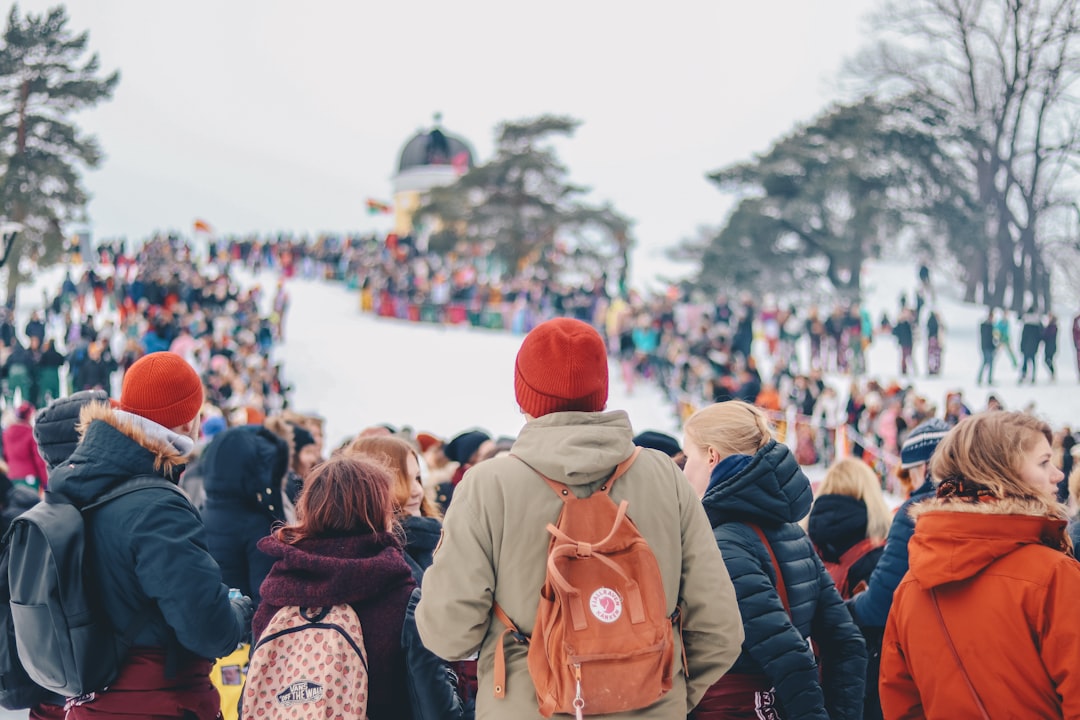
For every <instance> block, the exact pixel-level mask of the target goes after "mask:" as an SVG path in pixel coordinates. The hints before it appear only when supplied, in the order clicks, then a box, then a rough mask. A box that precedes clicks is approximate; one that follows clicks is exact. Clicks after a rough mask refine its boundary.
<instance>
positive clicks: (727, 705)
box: [690, 673, 784, 720]
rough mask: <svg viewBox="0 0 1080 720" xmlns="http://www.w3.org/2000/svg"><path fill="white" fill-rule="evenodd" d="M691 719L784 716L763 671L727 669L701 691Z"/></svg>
mask: <svg viewBox="0 0 1080 720" xmlns="http://www.w3.org/2000/svg"><path fill="white" fill-rule="evenodd" d="M690 718H691V720H784V714H783V713H782V712H780V706H779V705H778V704H777V702H776V693H774V692H773V690H772V688H771V687H770V686H769V683H768V680H766V679H765V676H764V675H737V674H733V673H728V674H727V675H725V676H724V677H722V678H720V679H719V680H717V681H716V684H715V685H713V686H712V687H711V688H709V689H708V690H707V691H706V692H705V697H703V698H701V702H699V703H698V705H697V707H696V708H694V711H693V712H692V713H690Z"/></svg>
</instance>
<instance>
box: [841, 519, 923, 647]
mask: <svg viewBox="0 0 1080 720" xmlns="http://www.w3.org/2000/svg"><path fill="white" fill-rule="evenodd" d="M911 505H912V502H911V500H908V501H907V502H905V503H904V504H903V505H901V506H900V509H898V510H897V511H896V515H895V516H894V517H893V521H892V525H890V526H889V536H888V537H887V538H886V540H885V550H884V552H883V553H882V554H881V560H879V561H878V564H877V567H875V568H874V572H873V574H871V575H870V582H869V583H867V587H866V590H865V591H863V592H861V593H859V594H858V595H856V596H855V597H854V598H852V599H851V600H849V601H848V609H849V610H851V614H852V615H853V616H854V618H855V622H856V623H858V624H859V625H863V626H867V627H885V621H886V620H887V619H888V617H889V609H890V608H892V598H893V592H894V591H895V590H896V588H897V587H898V586H899V585H900V581H901V580H903V579H904V575H906V574H907V571H908V549H907V546H908V541H909V540H911V536H912V535H914V534H915V521H914V520H912V519H911V517H910V516H909V515H908V510H910V509H911Z"/></svg>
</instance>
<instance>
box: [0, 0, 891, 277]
mask: <svg viewBox="0 0 1080 720" xmlns="http://www.w3.org/2000/svg"><path fill="white" fill-rule="evenodd" d="M51 4H55V3H50V2H45V1H38V0H31V1H24V2H21V3H20V4H19V8H20V11H21V12H23V13H25V12H27V11H32V12H35V13H39V12H42V11H44V10H45V9H46V8H47V7H49V5H51ZM874 4H875V3H869V2H866V0H861V1H860V0H830V1H829V2H821V3H809V2H805V0H772V1H771V2H767V3H747V2H732V1H725V2H704V1H702V2H680V1H676V2H667V3H661V4H656V3H626V2H613V1H609V0H590V1H589V2H580V1H576V2H573V1H568V0H553V1H552V2H547V3H544V4H542V5H530V6H528V7H527V8H526V7H525V6H523V5H520V4H515V3H506V2H502V1H500V0H459V1H458V2H452V3H451V2H429V1H427V0H423V1H420V2H403V3H399V2H379V3H368V2H363V3H355V2H344V1H339V2H330V1H329V0H312V1H309V2H305V3H302V4H301V3H295V2H277V1H263V2H255V1H254V0H245V1H229V2H218V1H213V0H186V1H185V2H182V3H164V2H136V1H135V0H70V2H68V3H67V8H68V12H69V15H70V17H71V29H72V30H73V31H76V32H80V31H82V30H88V31H89V32H90V45H91V48H92V49H93V50H95V51H97V52H98V53H99V54H100V56H101V62H102V67H103V69H104V70H105V71H107V72H108V71H111V70H113V69H119V70H120V72H121V80H120V84H119V86H118V88H117V91H116V94H115V97H114V98H113V100H111V101H109V102H106V103H104V104H102V105H101V106H99V107H98V108H95V109H93V110H90V111H87V112H85V113H83V114H82V115H81V116H80V117H79V122H80V123H81V124H82V126H83V127H84V128H85V129H86V130H88V131H90V132H93V133H95V134H96V135H97V136H98V139H99V140H100V142H101V144H102V147H103V148H104V150H105V153H106V159H105V161H104V163H103V165H102V167H101V168H100V169H99V170H96V171H93V172H91V173H88V174H87V176H86V185H87V187H88V189H89V190H90V192H91V194H92V195H93V200H92V201H91V203H90V206H89V216H90V229H91V231H92V232H93V234H94V237H95V238H96V239H102V238H107V237H114V236H119V235H126V236H127V237H128V238H130V239H136V238H141V237H143V236H145V235H148V234H150V233H152V232H154V231H155V230H167V229H176V230H181V231H183V232H190V230H191V227H192V223H193V222H194V220H195V219H196V218H201V219H205V220H206V221H208V222H209V223H210V224H211V225H212V226H213V227H214V229H215V230H216V231H218V232H219V233H246V232H259V233H269V232H276V231H279V230H280V231H293V232H312V233H315V232H320V231H353V230H359V231H364V230H373V229H374V230H385V229H387V227H388V220H386V219H384V218H371V217H369V216H368V215H367V214H366V211H365V207H364V201H365V199H366V198H367V197H374V198H378V199H382V200H389V199H390V198H391V192H390V177H391V176H392V175H393V173H394V171H395V169H396V164H397V158H398V153H399V151H400V149H401V147H402V145H403V144H404V143H405V142H406V141H407V140H408V139H409V137H411V136H412V135H413V133H415V132H416V131H417V130H419V129H421V128H427V127H428V126H430V124H431V122H432V114H433V113H435V112H441V113H442V115H443V127H444V128H445V129H446V130H448V131H449V132H452V133H455V134H458V135H460V136H462V137H464V138H465V139H467V140H468V141H469V142H471V144H472V145H473V147H474V149H475V151H476V154H477V156H478V160H479V161H480V162H483V161H485V160H486V159H488V158H489V157H490V156H491V152H492V149H493V145H494V131H495V126H496V125H497V124H498V123H499V122H501V121H504V120H519V119H522V118H527V117H532V116H536V115H539V114H542V113H555V114H566V115H570V116H572V117H575V118H577V119H580V120H581V121H583V124H582V126H581V127H580V128H579V130H578V132H577V134H576V135H575V136H574V137H573V138H571V139H569V140H567V141H561V142H559V143H558V145H557V149H558V152H559V155H560V157H561V159H562V160H563V162H564V163H565V164H566V165H567V166H568V168H569V170H570V179H571V180H572V181H574V182H577V183H581V184H584V185H587V186H590V187H591V188H592V189H593V193H592V195H591V196H590V200H593V201H597V202H602V201H610V202H612V203H613V204H614V206H615V207H616V208H617V209H618V210H619V211H621V212H622V213H624V214H626V215H628V216H630V217H631V218H633V219H635V220H636V221H637V224H636V226H635V230H634V232H635V235H636V238H637V240H638V243H639V249H638V251H637V252H636V254H635V256H634V268H633V276H632V279H633V280H634V282H635V284H640V283H643V282H647V281H648V280H649V279H650V278H651V277H652V275H653V273H655V272H656V271H658V270H661V269H663V268H664V266H665V265H666V262H665V261H664V260H663V258H662V254H661V252H662V248H665V247H669V246H671V245H674V244H675V243H677V242H678V241H679V240H680V239H682V238H685V237H688V236H692V235H693V234H694V233H695V231H696V228H698V227H699V226H700V225H703V224H718V223H720V222H722V220H723V219H724V216H725V213H726V209H727V206H728V201H727V200H726V199H725V197H724V196H723V195H722V194H721V193H720V192H719V191H718V190H717V189H716V188H715V187H714V186H713V185H712V184H711V183H710V182H708V181H707V180H706V179H705V174H706V173H707V172H709V171H711V170H715V169H718V168H720V167H722V166H724V165H727V164H729V163H732V162H737V161H742V160H747V159H750V158H751V157H752V156H753V154H754V153H758V152H762V151H764V150H766V149H767V148H768V147H769V145H770V144H771V143H772V142H773V141H774V140H776V139H778V138H779V137H781V136H782V135H784V134H786V133H787V132H789V131H790V130H791V129H793V127H794V126H795V125H796V123H800V122H805V121H808V120H811V119H812V118H813V117H814V116H815V115H817V114H818V113H819V112H820V111H821V110H823V109H824V108H825V107H826V106H827V105H828V104H829V103H830V102H832V101H834V100H839V99H842V97H841V93H840V90H839V89H838V78H839V73H840V70H841V64H842V62H843V61H844V60H845V59H846V58H849V57H850V56H852V55H853V54H854V53H855V51H856V50H857V49H858V48H859V46H860V45H861V44H862V43H864V42H866V41H867V38H868V35H867V34H866V33H867V31H866V28H865V23H864V22H863V17H864V15H865V13H866V11H868V10H869V9H871V8H872V7H873V5H874ZM5 18H6V15H5Z"/></svg>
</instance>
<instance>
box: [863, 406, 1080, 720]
mask: <svg viewBox="0 0 1080 720" xmlns="http://www.w3.org/2000/svg"><path fill="white" fill-rule="evenodd" d="M1051 439H1052V435H1051V432H1050V427H1049V426H1048V425H1047V424H1046V423H1044V422H1042V421H1041V420H1039V419H1038V418H1036V417H1033V416H1031V415H1027V414H1025V413H1019V412H1003V411H998V412H987V413H982V414H979V415H974V416H971V417H969V418H966V419H964V420H962V421H961V422H960V423H959V424H958V425H957V426H956V427H955V428H953V429H952V430H951V431H950V432H949V434H948V435H946V436H945V438H944V439H943V440H942V441H941V444H940V445H938V448H937V451H936V452H935V453H934V456H933V459H932V460H931V461H930V470H931V473H932V475H933V476H934V477H935V478H940V480H941V484H940V486H939V487H938V491H937V497H936V498H935V499H932V500H926V501H924V502H922V503H920V504H919V505H918V506H916V507H915V509H914V510H913V511H912V515H913V516H914V517H915V519H916V522H915V535H914V536H913V537H912V539H911V543H910V545H909V549H908V552H909V555H910V559H911V565H910V569H909V570H908V574H907V576H906V577H905V578H904V581H903V582H902V583H901V584H900V586H899V587H898V588H897V589H896V594H895V596H894V598H893V604H892V611H891V612H890V614H889V621H888V624H887V625H886V628H885V640H884V646H883V649H882V657H881V679H880V688H881V705H882V709H883V711H884V715H885V717H886V718H908V717H984V718H985V717H990V712H989V711H988V708H994V710H993V711H992V712H993V716H994V717H1039V718H1061V717H1078V716H1080V674H1077V673H1076V672H1075V664H1076V657H1075V656H1076V645H1077V642H1080V614H1077V613H1076V608H1075V599H1076V598H1077V597H1080V564H1078V563H1077V562H1076V560H1075V558H1074V557H1073V553H1072V544H1071V543H1070V542H1069V540H1068V536H1067V534H1066V516H1065V510H1064V508H1063V507H1062V506H1061V505H1059V504H1058V503H1057V501H1056V492H1057V484H1058V482H1059V481H1060V480H1061V478H1062V473H1061V471H1060V470H1058V469H1057V467H1055V466H1054V464H1053V462H1052V460H1051V455H1052V453H1051V448H1050V442H1051Z"/></svg>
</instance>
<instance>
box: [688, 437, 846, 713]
mask: <svg viewBox="0 0 1080 720" xmlns="http://www.w3.org/2000/svg"><path fill="white" fill-rule="evenodd" d="M744 457H745V456H744ZM728 460H731V459H730V458H729V459H728ZM729 473H732V474H729ZM811 497H812V496H811V490H810V481H809V479H807V477H806V475H804V474H803V472H802V470H801V469H800V468H799V464H798V463H797V462H796V461H795V457H794V456H793V455H792V454H791V451H790V450H789V449H788V448H787V446H785V445H781V444H778V443H777V442H776V441H775V440H772V441H769V443H768V444H767V445H766V446H765V447H764V448H762V449H761V450H760V451H758V453H757V454H755V455H754V456H752V457H747V459H746V461H745V463H742V464H741V467H738V466H736V467H734V468H732V466H731V465H730V464H729V463H728V461H727V460H726V461H725V462H723V463H721V464H720V465H718V466H717V467H716V468H714V470H713V477H712V480H711V483H710V485H709V488H708V489H707V490H706V491H705V496H704V497H703V498H702V503H703V504H704V506H705V512H706V514H707V515H708V516H709V521H710V522H711V524H712V527H713V534H714V535H715V537H716V542H717V545H718V546H719V547H720V550H721V551H722V553H723V556H724V562H725V564H726V565H727V569H728V573H729V574H730V575H731V580H732V582H733V583H734V584H735V592H736V595H737V596H738V598H739V610H740V612H741V614H742V618H743V629H744V631H745V634H746V637H745V640H744V641H743V646H742V654H741V655H740V656H739V659H738V660H737V661H736V662H735V665H734V666H733V667H732V669H731V672H732V673H743V674H764V675H765V676H766V678H767V681H768V683H769V684H770V685H772V686H773V687H774V688H775V689H776V696H777V700H778V701H779V702H780V704H781V706H782V707H783V710H784V713H785V716H786V717H790V718H821V719H822V720H824V719H826V718H833V719H834V720H835V719H836V718H861V716H862V700H863V686H864V683H865V671H866V646H865V644H864V642H863V639H862V635H860V634H859V630H858V628H856V627H855V624H854V623H853V622H852V621H851V616H850V614H849V613H848V611H847V610H846V609H845V608H844V604H843V601H842V600H841V599H840V595H839V594H837V592H836V588H835V586H834V585H833V581H832V578H831V577H830V576H829V573H828V571H826V569H825V566H824V565H823V564H822V562H821V559H820V558H819V557H818V555H817V553H816V552H815V551H814V546H813V544H812V543H811V542H810V538H808V537H807V536H806V533H804V532H803V530H802V528H800V527H799V526H798V525H796V524H795V523H797V522H798V521H799V520H800V519H801V518H803V517H804V516H805V515H806V514H807V512H808V511H809V510H810V503H811ZM747 523H754V524H757V525H758V526H759V527H760V528H761V529H762V531H764V533H765V537H766V538H767V539H768V541H769V544H770V545H771V547H772V550H773V552H774V553H775V554H776V559H777V562H778V563H779V565H780V571H781V573H782V574H783V577H784V583H785V585H786V587H787V595H788V600H789V605H790V608H791V615H790V616H789V615H788V613H787V611H785V609H784V606H783V604H782V603H781V601H780V596H779V594H778V593H777V591H776V581H775V570H774V568H773V564H772V560H771V559H770V557H769V553H768V550H767V549H766V548H765V547H764V546H763V545H762V543H761V540H760V539H759V538H758V536H757V534H756V533H755V532H754V530H753V529H752V528H751V527H750V526H749V525H748V524H747ZM811 637H813V639H814V641H815V643H816V645H817V647H818V649H819V651H820V654H821V657H820V662H821V665H822V670H821V674H822V675H823V676H824V678H825V681H824V687H823V683H822V682H821V681H820V680H819V670H818V664H817V662H815V658H814V653H813V651H812V649H811V648H810V644H809V642H808V638H811Z"/></svg>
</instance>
